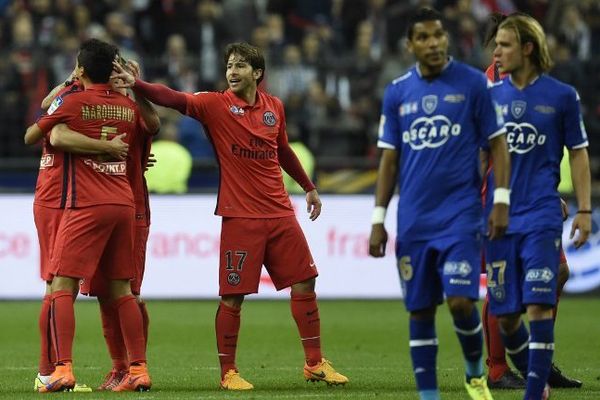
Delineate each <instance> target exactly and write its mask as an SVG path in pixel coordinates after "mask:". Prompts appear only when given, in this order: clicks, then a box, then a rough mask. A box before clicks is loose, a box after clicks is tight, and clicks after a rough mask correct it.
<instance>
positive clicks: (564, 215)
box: [560, 198, 569, 222]
mask: <svg viewBox="0 0 600 400" xmlns="http://www.w3.org/2000/svg"><path fill="white" fill-rule="evenodd" d="M560 211H561V212H562V218H563V222H564V221H566V220H567V218H569V207H568V206H567V202H566V201H564V200H563V199H562V198H561V199H560Z"/></svg>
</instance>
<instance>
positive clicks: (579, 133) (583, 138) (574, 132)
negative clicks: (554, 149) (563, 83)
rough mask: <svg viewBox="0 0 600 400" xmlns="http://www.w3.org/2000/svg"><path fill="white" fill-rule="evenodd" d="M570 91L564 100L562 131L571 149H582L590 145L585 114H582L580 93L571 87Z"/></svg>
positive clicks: (566, 143)
mask: <svg viewBox="0 0 600 400" xmlns="http://www.w3.org/2000/svg"><path fill="white" fill-rule="evenodd" d="M569 89H570V90H569V92H568V94H567V97H566V99H565V101H564V102H563V105H564V111H563V115H562V131H563V134H564V137H565V145H566V146H567V147H568V148H569V149H582V148H584V147H587V146H588V145H589V142H588V137H587V133H586V131H585V125H584V123H583V116H582V115H581V106H580V103H581V102H580V99H579V94H577V92H576V91H575V89H573V88H572V87H569Z"/></svg>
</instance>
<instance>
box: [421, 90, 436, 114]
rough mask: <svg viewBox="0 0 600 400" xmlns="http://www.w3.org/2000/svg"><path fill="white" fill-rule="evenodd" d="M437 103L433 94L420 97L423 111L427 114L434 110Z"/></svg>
mask: <svg viewBox="0 0 600 400" xmlns="http://www.w3.org/2000/svg"><path fill="white" fill-rule="evenodd" d="M437 105H438V98H437V96H436V95H435V94H429V95H427V96H423V99H421V106H422V107H423V111H425V113H427V114H431V113H433V112H434V111H435V109H436V108H437Z"/></svg>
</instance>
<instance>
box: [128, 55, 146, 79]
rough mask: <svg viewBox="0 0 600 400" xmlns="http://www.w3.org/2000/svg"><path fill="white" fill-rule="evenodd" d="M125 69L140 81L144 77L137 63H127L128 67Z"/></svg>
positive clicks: (131, 61) (130, 61)
mask: <svg viewBox="0 0 600 400" xmlns="http://www.w3.org/2000/svg"><path fill="white" fill-rule="evenodd" d="M125 68H126V69H127V70H128V71H129V73H131V74H132V75H133V77H134V78H135V79H139V78H140V77H141V76H142V69H141V68H140V64H139V63H138V62H137V61H133V60H129V61H127V66H126V67H125Z"/></svg>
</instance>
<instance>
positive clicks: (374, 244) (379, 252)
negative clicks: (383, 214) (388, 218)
mask: <svg viewBox="0 0 600 400" xmlns="http://www.w3.org/2000/svg"><path fill="white" fill-rule="evenodd" d="M387 240H388V234H387V231H386V230H385V226H383V224H373V225H371V236H370V237H369V254H370V255H371V256H373V257H377V258H379V257H384V256H385V245H386V244H387Z"/></svg>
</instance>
